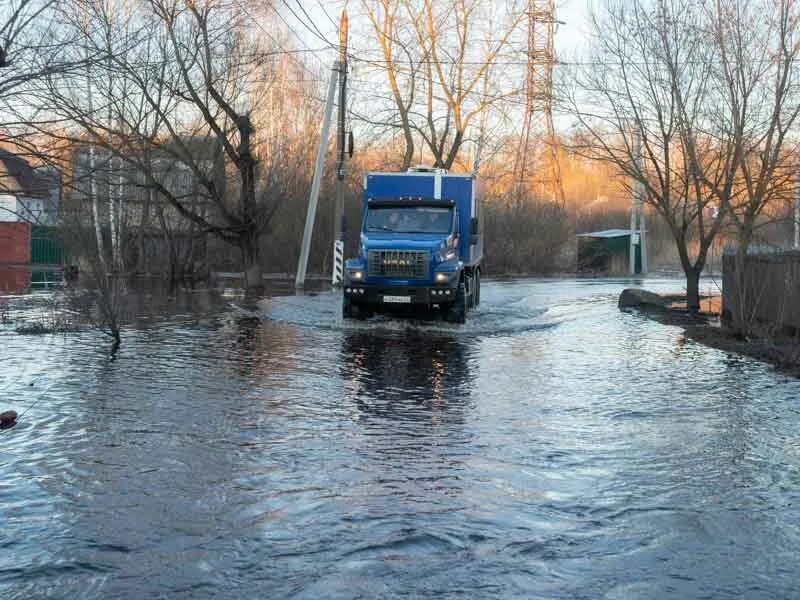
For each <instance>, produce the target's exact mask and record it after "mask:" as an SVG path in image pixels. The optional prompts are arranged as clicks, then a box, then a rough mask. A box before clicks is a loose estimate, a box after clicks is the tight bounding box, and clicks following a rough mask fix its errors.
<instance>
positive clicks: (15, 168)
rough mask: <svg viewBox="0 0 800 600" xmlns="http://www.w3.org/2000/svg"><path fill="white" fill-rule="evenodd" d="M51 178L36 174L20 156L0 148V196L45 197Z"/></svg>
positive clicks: (51, 183)
mask: <svg viewBox="0 0 800 600" xmlns="http://www.w3.org/2000/svg"><path fill="white" fill-rule="evenodd" d="M52 185H53V181H52V178H51V177H48V176H46V175H43V174H41V173H37V172H36V170H35V169H33V167H31V166H30V165H29V164H28V161H26V160H25V159H24V158H22V157H21V156H18V155H16V154H14V153H12V152H9V151H7V150H3V149H2V148H0V194H9V195H12V196H28V197H33V198H35V197H47V196H49V192H50V189H51V187H52Z"/></svg>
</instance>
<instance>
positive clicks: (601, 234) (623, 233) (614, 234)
mask: <svg viewBox="0 0 800 600" xmlns="http://www.w3.org/2000/svg"><path fill="white" fill-rule="evenodd" d="M636 233H638V230H637V232H636ZM645 233H646V232H645ZM630 235H631V230H630V229H604V230H603V231H592V232H591V233H579V234H577V237H587V238H620V237H629V236H630Z"/></svg>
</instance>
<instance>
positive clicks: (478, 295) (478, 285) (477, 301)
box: [472, 269, 481, 308]
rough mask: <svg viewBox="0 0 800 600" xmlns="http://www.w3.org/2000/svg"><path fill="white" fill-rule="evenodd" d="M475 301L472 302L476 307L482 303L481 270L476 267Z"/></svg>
mask: <svg viewBox="0 0 800 600" xmlns="http://www.w3.org/2000/svg"><path fill="white" fill-rule="evenodd" d="M474 285H475V301H474V302H473V303H472V304H473V306H474V307H475V308H477V307H478V305H480V303H481V270H480V269H475V283H474Z"/></svg>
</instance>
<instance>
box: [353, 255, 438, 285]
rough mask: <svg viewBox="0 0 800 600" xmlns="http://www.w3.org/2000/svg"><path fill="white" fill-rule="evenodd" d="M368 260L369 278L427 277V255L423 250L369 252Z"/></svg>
mask: <svg viewBox="0 0 800 600" xmlns="http://www.w3.org/2000/svg"><path fill="white" fill-rule="evenodd" d="M368 258H369V264H368V269H369V271H368V272H369V275H370V276H371V277H397V278H400V279H425V278H427V277H428V253H427V252H425V251H424V250H423V251H420V250H370V251H369V253H368Z"/></svg>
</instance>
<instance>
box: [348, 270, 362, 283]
mask: <svg viewBox="0 0 800 600" xmlns="http://www.w3.org/2000/svg"><path fill="white" fill-rule="evenodd" d="M350 279H352V280H353V281H361V280H362V279H364V271H353V272H352V273H350Z"/></svg>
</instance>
